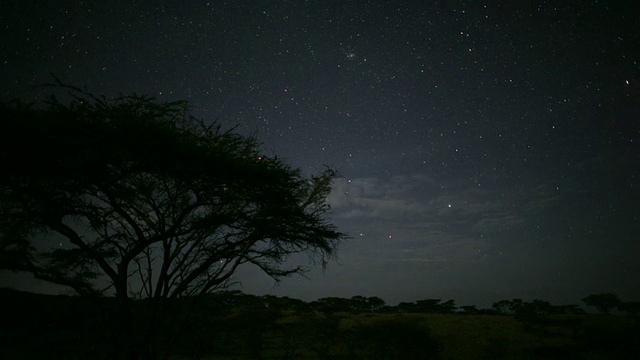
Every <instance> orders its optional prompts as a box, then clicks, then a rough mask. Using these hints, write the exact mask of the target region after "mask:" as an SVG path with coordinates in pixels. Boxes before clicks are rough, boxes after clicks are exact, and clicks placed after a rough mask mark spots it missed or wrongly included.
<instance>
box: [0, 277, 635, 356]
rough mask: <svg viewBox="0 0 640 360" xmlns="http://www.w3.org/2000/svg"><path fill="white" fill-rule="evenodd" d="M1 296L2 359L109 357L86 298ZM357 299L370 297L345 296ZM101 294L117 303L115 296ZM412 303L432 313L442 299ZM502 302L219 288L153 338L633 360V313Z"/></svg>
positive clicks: (208, 351) (193, 350) (182, 346)
mask: <svg viewBox="0 0 640 360" xmlns="http://www.w3.org/2000/svg"><path fill="white" fill-rule="evenodd" d="M0 296H1V298H2V300H3V304H6V305H5V306H3V307H2V310H1V311H2V313H0V316H1V317H2V319H3V321H2V322H1V326H2V327H1V328H0V334H1V335H2V336H1V337H0V341H2V343H1V344H0V358H2V359H30V358H33V359H36V358H47V359H88V358H90V359H110V358H111V357H110V356H109V352H108V349H109V347H110V346H112V343H110V342H109V341H108V338H105V337H106V336H108V332H107V331H106V330H105V329H104V327H103V324H105V323H106V324H109V323H110V322H109V319H106V322H105V319H101V316H100V314H99V313H96V312H95V311H93V308H92V307H91V304H90V302H89V301H87V299H85V298H82V297H72V296H50V295H37V294H29V293H23V292H17V291H12V290H7V289H2V290H1V291H0ZM328 299H331V300H330V301H328V302H330V303H340V301H338V300H337V299H339V298H328ZM363 299H368V298H366V297H360V296H356V297H352V298H350V299H342V300H344V302H345V303H362V302H363V301H364V300H363ZM105 300H106V302H107V304H111V305H114V306H115V305H116V304H117V299H115V298H106V299H105ZM320 303H322V304H324V303H327V301H326V300H323V301H320ZM418 303H421V304H423V305H426V304H430V306H428V307H426V308H427V309H431V310H432V309H433V308H434V307H433V306H434V304H435V305H437V304H440V303H441V302H440V301H435V300H430V299H427V300H426V301H422V302H420V301H417V302H415V304H418ZM445 303H447V302H445ZM498 303H501V304H505V303H509V304H515V305H516V308H518V309H521V310H520V311H521V313H520V314H521V315H520V316H516V315H506V314H503V313H499V312H497V311H495V310H493V309H477V308H476V307H475V306H470V305H465V306H463V307H461V308H460V309H459V310H458V311H455V312H433V311H431V312H429V313H420V312H406V311H405V309H406V305H402V306H400V305H397V306H388V305H387V306H384V307H381V308H378V309H377V310H369V309H368V310H367V311H361V310H358V309H354V310H349V308H351V306H347V307H342V308H339V309H338V311H336V312H332V311H329V310H328V308H322V310H319V309H318V308H316V307H315V306H317V302H316V301H313V302H310V303H306V302H303V301H301V300H297V299H291V298H287V297H276V296H271V295H266V296H255V295H248V294H243V293H241V292H239V291H221V292H216V293H214V294H210V295H207V296H205V297H204V298H202V301H201V306H199V307H198V308H197V310H196V311H192V312H188V313H185V315H184V316H185V319H186V321H184V322H183V323H182V324H183V325H182V326H181V328H180V329H178V331H177V333H176V334H175V336H168V334H166V333H160V337H159V338H158V339H157V341H160V342H162V341H173V346H172V350H171V351H170V352H169V353H168V354H167V356H168V358H169V359H174V360H178V359H469V358H472V359H538V358H543V359H591V358H593V359H605V358H606V359H609V358H615V359H636V358H637V354H638V352H639V351H640V324H639V323H638V321H636V319H634V318H633V317H631V316H627V315H624V316H623V315H610V316H602V315H593V314H586V313H581V314H577V313H575V312H574V311H573V309H574V307H573V306H568V307H567V306H554V305H550V304H549V303H548V302H546V301H541V300H534V301H531V302H527V301H523V300H518V299H516V301H515V302H514V301H512V300H507V301H505V302H498ZM314 304H315V305H314ZM111 305H108V306H111ZM176 305H177V306H176V307H177V308H181V309H183V310H184V308H186V307H188V306H189V305H190V301H189V299H179V300H178V303H177V304H176ZM147 306H148V302H145V300H136V301H134V302H133V306H132V309H133V312H134V313H138V312H143V311H145V308H146V307H147ZM436 308H437V306H436ZM445 308H446V307H445ZM507 309H509V307H508V306H507ZM552 309H556V310H552ZM557 309H565V310H557ZM567 309H569V310H567ZM112 320H114V321H117V319H112Z"/></svg>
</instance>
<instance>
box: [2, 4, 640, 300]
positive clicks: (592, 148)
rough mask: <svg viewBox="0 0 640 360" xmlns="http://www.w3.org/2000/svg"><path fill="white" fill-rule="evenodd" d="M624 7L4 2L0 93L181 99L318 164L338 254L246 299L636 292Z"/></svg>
mask: <svg viewBox="0 0 640 360" xmlns="http://www.w3.org/2000/svg"><path fill="white" fill-rule="evenodd" d="M636 3H637V1H631V0H630V1H589V0H586V1H577V0H576V1H559V0H557V1H551V0H549V1H545V0H538V1H535V0H517V1H497V0H484V1H480V0H478V1H464V0H458V1H455V0H451V1H446V0H445V1H391V0H389V1H295V0H289V1H209V2H205V1H139V2H132V1H84V2H83V1H46V2H45V1H43V2H35V1H24V0H20V1H18V0H15V1H3V2H2V3H1V6H2V9H0V10H1V11H0V29H1V30H0V100H1V101H8V100H10V99H13V98H21V99H23V100H26V101H32V102H38V101H42V100H43V99H44V98H45V97H46V95H47V94H50V93H51V91H52V89H51V88H44V87H41V86H40V85H42V84H44V83H48V82H51V81H52V80H53V78H52V76H51V74H54V75H55V76H57V77H58V78H60V80H62V81H63V82H65V83H68V84H73V85H77V86H85V87H86V88H87V89H88V90H89V91H91V92H95V93H99V94H105V95H106V96H108V97H111V96H116V95H118V94H119V93H125V94H126V93H132V92H136V93H142V94H150V95H153V96H156V97H157V98H158V99H160V100H178V99H185V100H188V101H190V104H191V105H192V108H193V114H194V115H195V116H196V117H199V118H204V119H208V120H216V119H217V120H218V121H219V122H220V123H221V124H222V125H223V126H224V127H225V128H231V127H233V126H237V130H238V131H239V132H241V133H244V134H247V135H255V136H257V137H258V138H259V139H260V140H261V141H262V142H263V143H264V150H265V152H266V153H267V154H269V155H278V156H280V157H282V158H284V159H286V160H287V162H288V163H290V164H291V165H293V166H296V167H300V168H302V169H303V170H304V172H305V173H306V174H311V173H313V172H317V171H319V170H321V169H323V166H324V164H328V165H331V166H335V167H337V168H338V169H339V171H340V173H341V178H339V179H338V180H337V181H336V182H335V184H334V191H333V193H332V194H331V195H330V199H329V200H330V203H331V204H332V214H331V218H332V221H333V222H334V223H335V224H336V225H337V226H338V227H339V229H340V230H341V231H343V232H347V233H348V234H349V235H350V236H351V239H350V240H349V241H348V242H347V243H345V244H344V245H343V246H342V247H341V249H340V252H339V255H338V259H337V262H333V263H330V264H329V267H328V269H327V271H326V272H325V273H324V274H323V273H322V271H320V269H319V268H317V267H316V268H314V270H313V271H311V272H310V273H309V274H308V277H309V279H306V278H303V277H294V278H290V279H287V280H285V281H284V282H283V283H282V284H280V285H279V286H278V287H275V288H274V287H273V282H272V281H271V280H270V279H268V278H266V277H264V276H262V275H259V274H257V272H255V271H253V270H250V269H245V270H243V271H241V272H240V273H239V274H238V280H241V281H242V282H243V290H244V291H246V292H248V293H254V294H265V293H271V294H275V295H287V296H291V297H296V298H301V299H304V300H313V299H317V298H320V297H327V296H341V297H351V296H354V295H364V296H379V297H381V298H383V299H384V300H386V301H387V303H389V304H396V303H398V302H399V301H415V300H419V299H425V298H440V299H454V300H456V304H458V305H468V304H476V305H479V306H488V305H490V304H491V303H492V302H494V301H498V300H501V299H511V298H515V297H518V298H522V299H525V300H532V299H534V298H538V299H544V300H548V301H550V302H552V303H554V304H561V303H578V302H579V301H580V299H581V298H583V297H584V296H586V295H589V294H593V293H600V292H614V293H616V294H618V296H619V297H620V298H621V299H622V300H626V301H629V300H640V286H639V285H640V262H639V261H638V258H640V241H639V240H640V221H639V219H638V218H639V217H640V205H639V203H640V50H639V49H640V22H639V20H638V19H640V16H637V14H638V13H640V11H639V9H638V5H636ZM301 260H304V258H303V259H301ZM2 277H3V281H2V284H9V285H12V286H15V287H17V288H26V289H31V290H34V289H35V290H38V289H45V288H46V287H45V286H44V285H39V284H33V283H29V282H26V281H24V280H23V278H19V277H15V276H9V275H7V274H4V275H2Z"/></svg>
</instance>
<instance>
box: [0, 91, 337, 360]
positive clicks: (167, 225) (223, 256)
mask: <svg viewBox="0 0 640 360" xmlns="http://www.w3.org/2000/svg"><path fill="white" fill-rule="evenodd" d="M65 88H66V89H67V90H68V93H69V94H70V95H71V96H72V97H73V100H72V101H71V102H70V103H69V104H63V103H62V102H60V101H57V100H56V99H55V98H51V100H50V101H49V102H48V103H47V104H46V106H44V107H43V108H34V107H32V106H25V105H21V104H11V105H7V104H4V105H1V106H0V169H2V176H0V246H1V247H0V251H1V254H0V268H1V269H8V270H13V271H23V272H29V273H32V274H34V276H35V277H36V278H39V279H42V280H45V281H49V282H52V283H56V284H61V285H65V286H69V287H71V288H73V289H74V290H75V291H77V292H78V293H79V294H83V295H91V296H92V297H99V296H101V295H103V294H110V293H113V294H115V295H116V297H117V298H118V299H120V300H121V301H120V302H119V304H120V318H121V323H122V324H124V327H125V329H124V332H125V336H129V337H131V338H134V337H135V336H134V334H133V330H132V329H131V321H130V319H128V318H130V317H131V315H130V309H128V307H127V306H128V305H127V304H128V302H127V299H129V297H131V296H133V297H139V298H150V299H155V301H156V302H155V304H156V305H155V307H154V308H157V309H162V306H161V305H162V301H164V299H173V298H178V297H184V296H196V295H203V294H206V293H209V292H211V291H213V290H215V289H219V288H224V287H226V286H227V285H229V284H230V282H231V281H232V275H233V274H234V272H235V271H236V269H237V268H238V267H239V266H241V265H243V264H252V265H254V266H257V267H258V268H259V269H261V270H262V271H263V272H264V273H266V274H267V275H269V276H271V277H272V278H273V279H275V280H276V281H278V280H280V279H281V278H282V277H285V276H288V275H291V274H295V273H301V272H303V271H305V268H304V267H301V266H297V265H291V264H290V261H288V259H289V258H290V255H292V254H298V253H305V254H308V255H309V257H310V259H311V260H312V261H314V262H315V261H318V262H320V263H321V264H322V265H323V266H324V265H325V264H326V262H327V260H328V259H329V258H330V257H331V256H333V255H334V254H335V251H336V249H337V247H338V245H339V244H340V242H341V241H342V240H343V239H345V237H346V236H345V234H343V233H340V232H339V231H337V229H336V228H335V227H334V226H333V225H332V224H330V223H329V222H328V221H327V220H326V219H325V216H326V214H327V211H328V210H329V205H328V204H327V203H326V201H325V199H326V196H327V195H328V193H329V191H330V190H331V182H332V180H333V179H334V178H335V177H336V176H337V174H336V171H335V170H333V169H331V168H326V169H325V170H324V171H322V172H320V173H319V174H316V175H312V176H310V177H305V176H303V174H302V172H301V170H300V169H297V168H293V167H291V166H289V165H288V164H286V163H285V162H284V161H282V160H281V159H279V158H277V157H271V156H265V155H264V154H263V153H262V152H261V150H260V143H259V142H258V141H257V139H255V138H253V137H247V136H243V135H240V134H238V133H236V132H234V131H231V130H227V131H224V130H222V129H221V127H220V126H219V125H217V124H216V123H213V124H208V123H206V122H204V121H202V120H198V119H196V118H194V117H193V116H192V115H190V113H189V107H188V104H187V103H185V102H159V101H157V100H156V99H154V98H151V97H146V96H139V95H129V96H120V97H118V98H115V99H113V100H107V99H106V98H105V97H101V96H94V95H91V94H88V93H87V92H84V91H82V90H79V89H76V88H72V87H65ZM159 314H160V310H158V312H157V313H156V314H155V317H156V319H154V320H152V321H151V323H150V324H151V325H153V324H154V323H157V322H158V321H159V320H158V319H157V318H158V317H159V316H160V315H159ZM151 325H150V326H151ZM127 328H128V329H127ZM127 341H128V340H127ZM124 345H127V346H128V347H129V348H132V347H134V346H133V345H131V344H124ZM132 356H133V355H131V357H132Z"/></svg>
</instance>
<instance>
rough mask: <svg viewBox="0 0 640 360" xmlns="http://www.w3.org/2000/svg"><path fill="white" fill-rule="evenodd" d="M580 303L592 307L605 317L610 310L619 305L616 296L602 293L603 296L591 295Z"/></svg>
mask: <svg viewBox="0 0 640 360" xmlns="http://www.w3.org/2000/svg"><path fill="white" fill-rule="evenodd" d="M582 302H584V303H585V304H587V305H588V306H593V307H595V308H596V309H598V310H599V311H600V312H602V313H603V314H605V315H609V313H610V312H611V310H613V309H615V308H616V307H618V306H619V305H620V303H621V301H620V299H618V296H617V295H616V294H612V293H604V294H592V295H589V296H587V297H585V298H584V299H582Z"/></svg>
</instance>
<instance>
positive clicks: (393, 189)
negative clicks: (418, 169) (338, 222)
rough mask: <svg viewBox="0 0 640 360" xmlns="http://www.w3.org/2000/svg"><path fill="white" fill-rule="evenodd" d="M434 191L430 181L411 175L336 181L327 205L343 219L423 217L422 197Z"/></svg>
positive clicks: (429, 179)
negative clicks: (421, 215)
mask: <svg viewBox="0 0 640 360" xmlns="http://www.w3.org/2000/svg"><path fill="white" fill-rule="evenodd" d="M435 187H436V183H435V181H434V180H433V179H431V178H429V177H427V176H425V175H422V174H414V175H408V176H394V177H391V178H388V179H381V178H359V179H344V178H341V179H337V180H336V181H335V182H334V184H333V191H332V192H331V194H330V195H329V197H328V202H329V204H330V205H331V207H332V208H333V209H334V213H336V215H337V216H338V217H342V218H357V217H362V218H386V219H394V218H398V217H403V218H406V217H413V216H416V215H420V214H424V213H425V211H426V210H427V205H428V204H427V203H426V202H425V201H424V196H425V195H426V194H428V193H430V192H432V191H433V190H434V189H435Z"/></svg>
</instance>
